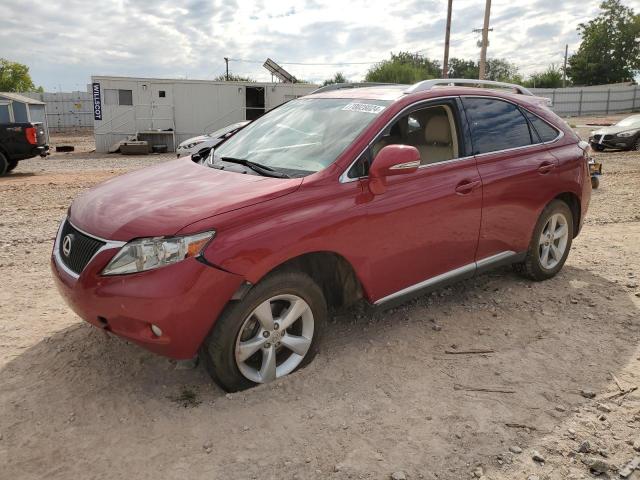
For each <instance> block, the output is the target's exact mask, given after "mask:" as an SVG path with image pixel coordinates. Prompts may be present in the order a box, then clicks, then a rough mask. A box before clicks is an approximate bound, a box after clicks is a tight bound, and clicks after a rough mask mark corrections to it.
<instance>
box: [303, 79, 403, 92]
mask: <svg viewBox="0 0 640 480" xmlns="http://www.w3.org/2000/svg"><path fill="white" fill-rule="evenodd" d="M390 85H399V84H398V83H381V82H353V83H330V84H329V85H325V86H324V87H320V88H318V89H317V90H314V91H313V92H311V93H310V94H309V95H313V94H314V93H321V92H330V91H331V90H342V89H343V88H362V87H388V86H390Z"/></svg>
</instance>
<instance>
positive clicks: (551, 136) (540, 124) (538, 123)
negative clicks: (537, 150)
mask: <svg viewBox="0 0 640 480" xmlns="http://www.w3.org/2000/svg"><path fill="white" fill-rule="evenodd" d="M525 115H526V116H527V118H528V119H529V121H530V122H531V125H533V129H534V131H535V132H536V133H537V134H538V136H539V137H540V141H541V142H550V141H552V140H555V138H556V137H557V136H558V130H556V129H555V128H553V127H552V126H551V125H549V124H548V123H547V122H545V121H544V120H542V119H541V118H540V117H538V116H537V115H534V114H533V113H531V112H527V111H525ZM534 136H535V135H534Z"/></svg>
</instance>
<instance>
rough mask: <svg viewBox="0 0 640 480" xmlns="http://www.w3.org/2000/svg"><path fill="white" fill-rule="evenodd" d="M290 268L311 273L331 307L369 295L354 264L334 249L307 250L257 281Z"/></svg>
mask: <svg viewBox="0 0 640 480" xmlns="http://www.w3.org/2000/svg"><path fill="white" fill-rule="evenodd" d="M287 270H295V271H301V272H304V273H306V274H307V275H309V277H311V278H312V279H313V280H314V281H315V282H316V283H317V284H318V285H319V286H320V288H321V289H322V292H323V294H324V296H325V299H326V300H327V306H328V307H329V309H330V310H334V311H335V310H338V309H340V308H343V307H347V306H349V305H352V304H354V303H355V302H357V301H358V300H359V299H361V298H363V297H364V296H365V292H364V289H363V285H362V282H361V281H360V278H359V277H358V275H357V273H356V270H355V269H354V268H353V265H352V264H351V263H350V262H349V261H348V260H347V259H346V258H345V257H344V256H342V255H340V254H338V253H335V252H331V251H315V252H307V253H303V254H300V255H298V256H295V257H292V258H289V259H288V260H286V261H284V262H282V263H280V264H278V265H276V266H274V267H273V268H271V270H269V271H267V272H265V274H264V275H262V276H261V277H260V278H259V279H258V280H257V281H256V282H255V283H257V282H259V281H261V280H263V279H264V278H266V277H267V276H270V275H274V274H277V273H279V272H283V271H287Z"/></svg>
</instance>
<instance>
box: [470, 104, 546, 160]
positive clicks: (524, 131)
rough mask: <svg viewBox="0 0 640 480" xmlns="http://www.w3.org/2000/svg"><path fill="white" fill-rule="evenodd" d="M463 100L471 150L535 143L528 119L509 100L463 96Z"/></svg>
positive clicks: (485, 151) (514, 146)
mask: <svg viewBox="0 0 640 480" xmlns="http://www.w3.org/2000/svg"><path fill="white" fill-rule="evenodd" d="M462 103H463V105H464V109H465V112H466V113H467V116H468V117H469V121H470V124H471V139H472V142H473V152H474V154H476V155H478V154H481V153H489V152H496V151H499V150H507V149H509V148H517V147H523V146H525V145H531V144H532V143H534V142H533V141H532V137H531V131H530V129H529V123H528V122H527V120H526V119H525V118H524V115H522V113H521V112H520V109H518V107H516V106H515V105H513V104H512V103H509V102H505V101H502V100H497V99H493V98H464V97H463V98H462ZM536 140H537V139H536ZM536 143H537V142H536Z"/></svg>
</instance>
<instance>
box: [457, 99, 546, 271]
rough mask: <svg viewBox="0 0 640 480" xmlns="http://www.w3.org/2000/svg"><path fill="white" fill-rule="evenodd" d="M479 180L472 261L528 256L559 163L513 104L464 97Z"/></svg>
mask: <svg viewBox="0 0 640 480" xmlns="http://www.w3.org/2000/svg"><path fill="white" fill-rule="evenodd" d="M462 103H463V105H464V109H465V112H466V114H467V119H468V121H469V126H470V131H471V138H472V144H473V153H474V155H475V158H476V161H477V166H478V171H479V173H480V177H481V179H482V192H483V200H482V225H481V227H480V238H479V241H478V251H477V254H476V260H477V261H481V260H483V259H486V258H489V257H492V256H494V255H501V254H507V253H522V252H524V251H526V250H527V248H528V245H529V241H530V240H531V235H532V232H533V228H534V226H535V224H536V222H537V220H538V216H539V215H540V212H541V211H542V209H543V208H544V206H545V205H546V204H547V202H549V200H550V199H551V198H553V196H554V188H555V186H554V181H553V180H554V176H555V174H556V171H557V165H558V161H557V159H556V158H555V157H554V156H553V155H551V154H550V153H549V152H548V151H547V146H546V145H545V144H544V143H543V142H542V141H541V140H540V138H539V136H538V134H537V132H536V131H535V130H534V129H533V127H532V126H531V124H530V123H529V121H528V120H527V119H526V118H525V115H524V113H525V112H524V111H522V110H521V109H520V108H519V107H518V106H517V105H515V104H514V103H511V102H508V101H506V100H503V99H498V98H493V97H463V98H462Z"/></svg>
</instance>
